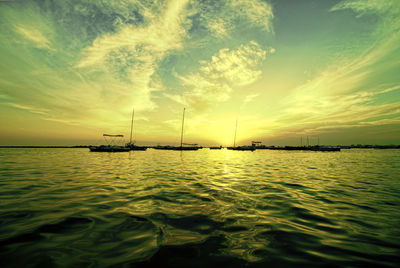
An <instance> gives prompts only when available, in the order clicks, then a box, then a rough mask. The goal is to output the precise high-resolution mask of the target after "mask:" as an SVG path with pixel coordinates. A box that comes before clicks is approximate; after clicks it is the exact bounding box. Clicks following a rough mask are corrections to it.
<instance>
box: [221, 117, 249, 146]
mask: <svg viewBox="0 0 400 268" xmlns="http://www.w3.org/2000/svg"><path fill="white" fill-rule="evenodd" d="M237 126H238V120H237V118H236V127H235V136H234V138H233V147H227V149H229V150H236V151H254V150H255V149H256V148H255V147H254V146H236V132H237Z"/></svg>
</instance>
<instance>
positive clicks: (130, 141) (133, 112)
mask: <svg viewBox="0 0 400 268" xmlns="http://www.w3.org/2000/svg"><path fill="white" fill-rule="evenodd" d="M134 114H135V108H133V110H132V121H131V138H130V140H129V143H130V144H132V131H133V116H134Z"/></svg>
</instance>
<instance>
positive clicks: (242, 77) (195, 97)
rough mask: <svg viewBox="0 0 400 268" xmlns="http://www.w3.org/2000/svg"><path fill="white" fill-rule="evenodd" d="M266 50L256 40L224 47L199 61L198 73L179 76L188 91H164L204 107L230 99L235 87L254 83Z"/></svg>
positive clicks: (197, 108)
mask: <svg viewBox="0 0 400 268" xmlns="http://www.w3.org/2000/svg"><path fill="white" fill-rule="evenodd" d="M266 55H267V53H266V51H265V50H263V49H262V48H261V46H260V45H259V44H258V43H256V42H255V41H251V42H249V43H248V44H246V45H240V46H239V47H238V48H237V49H235V50H230V49H228V48H223V49H220V50H219V51H218V53H216V54H215V55H214V56H212V57H211V60H209V61H200V68H199V71H198V73H194V74H189V75H185V76H179V75H178V74H176V76H177V77H178V78H179V80H180V81H181V83H182V85H183V86H184V87H185V88H188V89H189V90H187V91H185V92H184V93H183V94H182V95H181V96H179V95H176V94H175V95H172V94H167V93H166V94H165V96H166V97H169V98H171V99H173V100H175V101H178V102H180V103H182V104H184V105H187V106H191V107H193V108H195V109H196V110H198V111H199V110H205V109H207V108H208V107H209V106H211V105H212V104H214V103H218V102H223V101H226V100H228V99H229V98H230V93H231V92H232V90H233V88H236V87H242V86H245V85H249V84H251V83H253V82H255V81H256V80H257V79H258V78H259V77H260V75H261V73H262V72H261V70H260V64H261V63H262V62H263V61H264V60H265V58H266Z"/></svg>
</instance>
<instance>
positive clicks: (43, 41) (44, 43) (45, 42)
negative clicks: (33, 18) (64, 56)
mask: <svg viewBox="0 0 400 268" xmlns="http://www.w3.org/2000/svg"><path fill="white" fill-rule="evenodd" d="M15 31H16V32H17V33H19V34H20V35H22V36H23V37H24V38H26V39H27V40H29V41H32V42H33V43H34V44H35V46H36V47H38V48H45V49H51V44H50V41H49V39H48V38H47V37H46V36H45V35H44V34H43V33H42V32H40V30H39V29H37V28H35V27H32V26H23V25H16V26H15Z"/></svg>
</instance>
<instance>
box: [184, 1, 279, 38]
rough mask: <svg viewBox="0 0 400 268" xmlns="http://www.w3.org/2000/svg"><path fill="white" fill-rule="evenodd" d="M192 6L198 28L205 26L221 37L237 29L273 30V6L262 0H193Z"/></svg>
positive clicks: (214, 34) (215, 35)
mask: <svg viewBox="0 0 400 268" xmlns="http://www.w3.org/2000/svg"><path fill="white" fill-rule="evenodd" d="M190 7H191V9H190V12H191V14H192V16H193V18H194V20H195V22H196V23H195V24H198V25H197V29H201V28H205V29H207V30H208V31H209V33H211V34H212V35H213V36H214V37H217V38H220V39H223V38H226V37H228V36H229V35H230V34H231V33H232V32H233V31H234V30H236V29H243V28H247V29H252V28H259V29H261V30H263V31H265V32H270V31H272V19H273V17H274V14H273V10H272V7H271V5H270V4H268V3H266V2H264V1H261V0H228V1H210V0H206V1H193V2H191V3H190Z"/></svg>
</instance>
